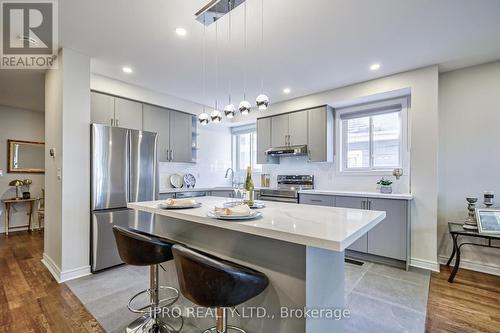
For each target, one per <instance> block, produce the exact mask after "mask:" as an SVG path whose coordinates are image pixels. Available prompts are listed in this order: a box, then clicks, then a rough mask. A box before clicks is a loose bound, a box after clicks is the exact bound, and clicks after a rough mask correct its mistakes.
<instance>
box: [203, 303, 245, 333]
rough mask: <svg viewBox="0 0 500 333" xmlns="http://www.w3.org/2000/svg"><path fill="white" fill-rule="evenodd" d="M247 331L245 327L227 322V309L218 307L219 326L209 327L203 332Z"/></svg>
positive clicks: (243, 332)
mask: <svg viewBox="0 0 500 333" xmlns="http://www.w3.org/2000/svg"><path fill="white" fill-rule="evenodd" d="M230 330H232V331H237V332H241V333H247V332H246V331H245V330H244V329H242V328H239V327H236V326H233V325H228V324H227V309H226V308H217V326H215V327H211V328H208V329H206V330H204V331H203V332H202V333H227V332H228V331H230Z"/></svg>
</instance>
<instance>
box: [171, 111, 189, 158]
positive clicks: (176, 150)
mask: <svg viewBox="0 0 500 333" xmlns="http://www.w3.org/2000/svg"><path fill="white" fill-rule="evenodd" d="M170 149H171V161H172V162H184V163H192V162H194V161H193V116H192V115H190V114H187V113H182V112H175V111H172V112H171V113H170Z"/></svg>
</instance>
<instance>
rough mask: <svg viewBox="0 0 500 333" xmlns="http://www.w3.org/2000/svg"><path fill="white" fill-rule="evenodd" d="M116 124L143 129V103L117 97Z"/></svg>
mask: <svg viewBox="0 0 500 333" xmlns="http://www.w3.org/2000/svg"><path fill="white" fill-rule="evenodd" d="M115 126H117V127H123V128H130V129H135V130H142V103H139V102H134V101H131V100H128V99H124V98H119V97H115Z"/></svg>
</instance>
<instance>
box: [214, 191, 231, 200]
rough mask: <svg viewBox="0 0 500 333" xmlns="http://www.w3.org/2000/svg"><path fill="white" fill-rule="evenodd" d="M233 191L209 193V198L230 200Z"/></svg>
mask: <svg viewBox="0 0 500 333" xmlns="http://www.w3.org/2000/svg"><path fill="white" fill-rule="evenodd" d="M233 193H234V192H233V191H230V190H215V191H212V192H211V194H210V195H211V196H213V197H221V198H232V197H233Z"/></svg>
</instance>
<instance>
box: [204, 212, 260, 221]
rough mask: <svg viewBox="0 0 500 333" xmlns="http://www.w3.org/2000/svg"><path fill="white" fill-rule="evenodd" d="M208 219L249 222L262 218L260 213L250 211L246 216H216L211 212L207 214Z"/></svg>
mask: <svg viewBox="0 0 500 333" xmlns="http://www.w3.org/2000/svg"><path fill="white" fill-rule="evenodd" d="M207 216H208V217H211V218H214V219H218V220H251V219H256V218H258V217H261V216H262V213H261V212H256V211H252V212H251V213H250V215H248V216H232V215H219V216H217V215H216V214H215V213H214V212H213V211H210V212H208V213H207Z"/></svg>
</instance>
